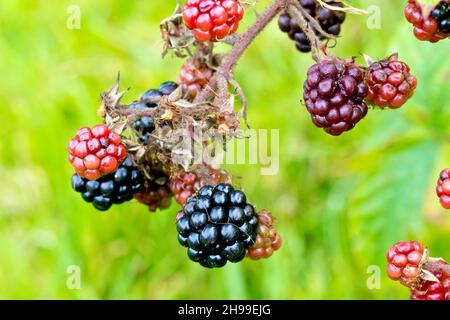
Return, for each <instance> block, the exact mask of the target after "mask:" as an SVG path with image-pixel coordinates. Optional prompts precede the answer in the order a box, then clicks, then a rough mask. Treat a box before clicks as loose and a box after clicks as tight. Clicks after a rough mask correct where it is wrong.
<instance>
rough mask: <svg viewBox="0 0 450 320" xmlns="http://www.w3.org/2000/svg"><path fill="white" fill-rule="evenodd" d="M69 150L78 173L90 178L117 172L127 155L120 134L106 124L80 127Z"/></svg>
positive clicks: (71, 160)
mask: <svg viewBox="0 0 450 320" xmlns="http://www.w3.org/2000/svg"><path fill="white" fill-rule="evenodd" d="M68 150H69V161H70V163H71V164H72V165H73V167H74V168H75V171H76V172H77V174H78V175H79V176H80V177H82V178H86V179H89V180H97V179H98V178H100V177H102V176H105V175H107V174H110V173H113V172H115V171H116V170H117V168H118V167H119V165H120V164H121V163H122V162H123V161H124V160H125V158H126V156H127V150H126V149H125V147H124V146H123V145H122V139H121V137H120V135H118V134H117V133H115V132H113V131H110V130H109V128H108V126H106V125H104V124H99V125H97V126H94V127H93V128H92V129H91V128H88V127H83V128H81V129H79V130H78V131H77V133H76V136H75V137H74V138H73V139H72V140H70V142H69V146H68Z"/></svg>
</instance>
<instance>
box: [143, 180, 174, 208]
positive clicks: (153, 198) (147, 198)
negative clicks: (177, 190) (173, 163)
mask: <svg viewBox="0 0 450 320" xmlns="http://www.w3.org/2000/svg"><path fill="white" fill-rule="evenodd" d="M134 198H135V199H136V200H137V201H138V202H140V203H142V204H145V205H146V206H147V207H148V210H149V211H150V212H155V211H156V210H158V209H167V208H168V207H169V206H170V202H171V200H172V193H171V192H170V188H169V178H168V177H167V176H166V175H165V174H164V173H162V172H152V179H151V180H149V179H146V180H145V181H144V188H143V190H142V191H141V192H139V193H136V194H135V195H134Z"/></svg>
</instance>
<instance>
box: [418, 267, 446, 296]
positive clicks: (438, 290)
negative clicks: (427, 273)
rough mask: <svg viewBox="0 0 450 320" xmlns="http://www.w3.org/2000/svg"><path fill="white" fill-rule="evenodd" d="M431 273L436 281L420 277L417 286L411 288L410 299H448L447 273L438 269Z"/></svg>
mask: <svg viewBox="0 0 450 320" xmlns="http://www.w3.org/2000/svg"><path fill="white" fill-rule="evenodd" d="M441 263H444V262H441ZM433 275H434V276H435V277H436V279H437V281H438V282H436V281H429V280H424V279H420V284H419V286H417V287H415V288H412V289H411V300H450V277H449V275H448V274H444V273H442V272H440V271H437V272H433Z"/></svg>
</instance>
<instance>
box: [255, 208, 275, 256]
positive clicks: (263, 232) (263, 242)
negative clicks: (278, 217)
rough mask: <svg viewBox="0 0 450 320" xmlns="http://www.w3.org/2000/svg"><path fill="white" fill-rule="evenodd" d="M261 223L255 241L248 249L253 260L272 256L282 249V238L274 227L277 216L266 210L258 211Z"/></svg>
mask: <svg viewBox="0 0 450 320" xmlns="http://www.w3.org/2000/svg"><path fill="white" fill-rule="evenodd" d="M258 217H259V224H258V229H257V231H256V232H257V235H256V240H255V243H254V244H253V245H252V246H251V247H250V248H248V249H247V257H249V258H250V259H252V260H259V259H267V258H270V257H271V256H272V255H273V253H274V252H275V251H277V250H278V249H280V247H281V245H282V240H281V237H280V235H279V234H278V232H277V229H276V228H275V227H274V223H275V218H274V217H273V216H272V214H271V213H270V212H268V211H266V210H261V211H260V212H259V213H258Z"/></svg>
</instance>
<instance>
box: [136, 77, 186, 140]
mask: <svg viewBox="0 0 450 320" xmlns="http://www.w3.org/2000/svg"><path fill="white" fill-rule="evenodd" d="M177 87H178V85H177V84H176V83H175V82H173V81H166V82H163V83H161V85H160V86H159V87H158V89H150V90H148V91H146V92H145V93H144V94H142V95H141V97H140V98H139V100H138V101H137V102H136V103H133V104H132V105H131V106H130V107H129V108H130V109H133V110H145V109H146V108H156V107H157V106H158V105H157V104H156V103H155V100H157V99H158V98H161V97H163V96H166V95H170V94H171V93H172V92H174V91H175V89H176V88H177ZM133 128H134V130H135V131H136V132H137V134H138V137H139V140H140V141H141V142H143V143H147V141H148V139H149V138H150V135H151V134H152V132H153V131H154V130H155V122H154V121H153V118H152V117H142V118H140V119H138V120H136V121H135V122H134V123H133Z"/></svg>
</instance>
